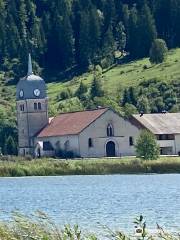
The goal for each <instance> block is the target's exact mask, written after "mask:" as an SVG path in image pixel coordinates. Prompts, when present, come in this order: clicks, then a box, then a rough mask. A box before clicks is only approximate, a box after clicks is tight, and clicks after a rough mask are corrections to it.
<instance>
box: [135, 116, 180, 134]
mask: <svg viewBox="0 0 180 240" xmlns="http://www.w3.org/2000/svg"><path fill="white" fill-rule="evenodd" d="M132 121H133V123H134V124H135V125H137V126H139V127H144V128H147V129H149V130H150V131H151V132H152V133H154V134H180V113H165V114H163V113H161V114H159V113H158V114H144V115H143V116H140V115H133V118H132Z"/></svg>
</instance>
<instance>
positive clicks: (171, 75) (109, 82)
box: [48, 48, 180, 111]
mask: <svg viewBox="0 0 180 240" xmlns="http://www.w3.org/2000/svg"><path fill="white" fill-rule="evenodd" d="M92 79H93V74H92V73H86V74H84V75H82V76H80V77H75V78H73V79H72V80H71V81H68V82H59V83H50V84H48V94H49V100H50V106H52V107H53V109H55V108H58V106H59V104H60V107H59V110H61V108H62V110H63V111H66V110H67V111H71V110H77V109H79V108H80V109H81V108H82V106H81V104H80V103H79V101H78V99H76V98H70V99H67V100H64V101H58V100H57V99H58V96H59V95H60V93H61V92H62V91H64V90H66V89H68V88H69V89H71V91H72V92H75V91H76V89H77V88H78V86H79V84H80V82H81V81H83V83H85V84H86V85H87V86H88V88H90V86H91V82H92ZM151 79H157V80H159V81H162V82H167V83H168V82H169V83H170V82H172V81H178V82H180V49H179V48H178V49H174V50H171V51H169V53H168V57H167V60H166V61H165V62H164V63H162V64H158V65H151V64H150V62H149V59H148V58H144V59H141V60H137V61H133V62H130V63H127V64H122V65H118V66H116V67H114V68H113V69H111V70H109V71H107V72H106V73H104V74H103V81H102V83H103V88H104V90H105V92H106V97H109V98H110V99H113V100H114V101H116V102H119V100H120V98H121V97H122V93H123V90H124V89H125V88H128V87H130V86H134V87H136V86H137V85H138V84H139V83H141V82H142V81H145V80H146V81H148V80H151Z"/></svg>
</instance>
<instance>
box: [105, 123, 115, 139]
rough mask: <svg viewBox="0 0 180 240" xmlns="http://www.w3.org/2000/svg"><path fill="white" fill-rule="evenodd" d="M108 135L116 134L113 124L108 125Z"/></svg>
mask: <svg viewBox="0 0 180 240" xmlns="http://www.w3.org/2000/svg"><path fill="white" fill-rule="evenodd" d="M107 136H108V137H112V136H114V129H113V126H112V125H111V124H108V126H107Z"/></svg>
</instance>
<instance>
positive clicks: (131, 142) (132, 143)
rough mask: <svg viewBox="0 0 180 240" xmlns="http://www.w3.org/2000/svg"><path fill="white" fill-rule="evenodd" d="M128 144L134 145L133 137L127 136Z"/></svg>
mask: <svg viewBox="0 0 180 240" xmlns="http://www.w3.org/2000/svg"><path fill="white" fill-rule="evenodd" d="M129 146H134V139H133V137H129Z"/></svg>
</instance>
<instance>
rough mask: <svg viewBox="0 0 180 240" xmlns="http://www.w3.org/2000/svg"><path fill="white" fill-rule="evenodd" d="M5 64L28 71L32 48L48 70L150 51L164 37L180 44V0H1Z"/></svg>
mask: <svg viewBox="0 0 180 240" xmlns="http://www.w3.org/2000/svg"><path fill="white" fill-rule="evenodd" d="M0 18H1V21H0V49H1V51H0V61H1V63H2V64H1V70H4V71H9V70H13V72H15V73H16V75H15V77H19V75H22V74H24V73H25V69H26V68H25V66H26V58H27V54H28V52H31V53H32V54H33V58H34V59H35V61H36V63H37V67H38V65H39V66H41V67H42V68H44V69H47V70H53V71H57V72H59V71H64V70H69V69H74V68H75V67H76V69H82V70H86V69H87V68H88V66H89V65H91V64H97V63H98V64H99V63H101V65H103V64H104V65H105V66H106V65H107V64H111V63H112V62H113V61H114V53H115V51H122V50H126V51H127V52H129V53H130V57H131V58H132V59H134V58H140V57H144V56H147V55H148V54H149V50H150V47H151V45H152V41H153V40H154V39H156V38H157V37H158V38H162V39H164V40H165V42H166V43H167V45H168V47H169V48H173V47H177V46H180V27H179V21H180V1H179V0H129V1H128V0H86V1H84V0H0Z"/></svg>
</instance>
